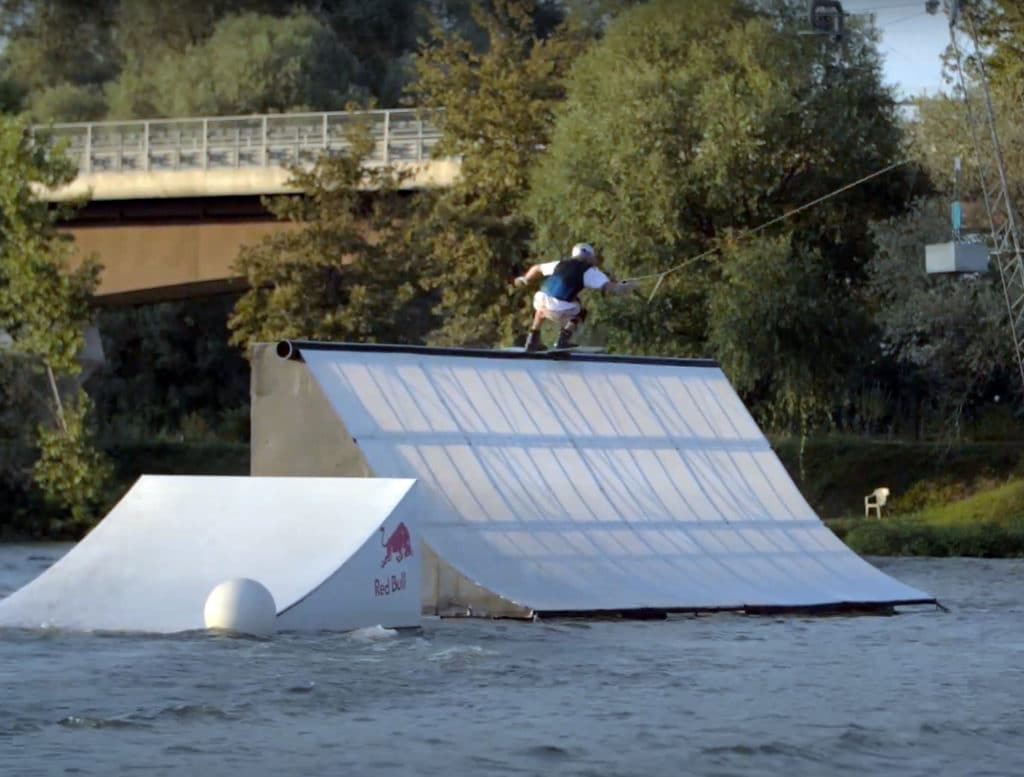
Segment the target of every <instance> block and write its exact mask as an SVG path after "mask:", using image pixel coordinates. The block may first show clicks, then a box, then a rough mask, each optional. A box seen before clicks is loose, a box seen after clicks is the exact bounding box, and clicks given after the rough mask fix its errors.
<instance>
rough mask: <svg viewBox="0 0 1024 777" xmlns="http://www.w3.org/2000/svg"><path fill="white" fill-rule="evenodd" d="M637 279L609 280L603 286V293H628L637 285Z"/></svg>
mask: <svg viewBox="0 0 1024 777" xmlns="http://www.w3.org/2000/svg"><path fill="white" fill-rule="evenodd" d="M637 285H638V284H637V282H636V281H608V283H606V284H605V285H604V286H602V287H601V293H602V294H615V295H617V294H627V293H629V292H631V291H633V289H635V288H636V287H637Z"/></svg>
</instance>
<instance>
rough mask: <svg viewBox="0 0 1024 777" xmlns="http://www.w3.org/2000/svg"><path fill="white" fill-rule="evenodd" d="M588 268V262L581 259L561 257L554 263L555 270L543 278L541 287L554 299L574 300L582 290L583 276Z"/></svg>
mask: <svg viewBox="0 0 1024 777" xmlns="http://www.w3.org/2000/svg"><path fill="white" fill-rule="evenodd" d="M589 269H590V263H589V262H585V261H583V260H582V259H563V260H562V261H560V262H559V263H558V264H557V265H555V271H554V272H553V273H552V274H551V275H549V276H548V277H547V278H545V280H544V284H543V285H542V286H541V288H542V289H543V290H544V291H545V292H546V293H547V294H550V295H551V296H552V297H554V298H555V299H560V300H565V301H566V302H575V301H576V298H577V297H578V296H579V295H580V292H581V291H583V288H584V286H583V276H584V275H586V273H587V270H589Z"/></svg>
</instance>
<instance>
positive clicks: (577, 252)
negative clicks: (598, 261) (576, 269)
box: [572, 243, 595, 259]
mask: <svg viewBox="0 0 1024 777" xmlns="http://www.w3.org/2000/svg"><path fill="white" fill-rule="evenodd" d="M594 256H595V253H594V247H593V246H592V245H590V243H577V244H576V245H574V246H573V247H572V258H573V259H593V258H594Z"/></svg>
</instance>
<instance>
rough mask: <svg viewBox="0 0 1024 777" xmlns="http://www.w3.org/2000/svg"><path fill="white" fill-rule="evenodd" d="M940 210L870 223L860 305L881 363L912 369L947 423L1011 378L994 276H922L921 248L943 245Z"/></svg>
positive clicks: (946, 235)
mask: <svg viewBox="0 0 1024 777" xmlns="http://www.w3.org/2000/svg"><path fill="white" fill-rule="evenodd" d="M944 210H945V207H944V203H941V202H939V201H936V200H932V201H922V202H918V203H916V204H915V206H914V207H913V209H912V210H911V211H909V212H908V213H907V214H906V215H904V216H900V217H896V218H892V219H888V220H886V221H880V222H876V223H874V224H873V225H872V227H871V229H872V235H873V237H874V241H875V243H876V246H877V248H876V252H875V255H874V257H873V258H872V259H871V261H870V262H869V264H868V268H867V269H868V278H869V280H868V286H867V294H866V297H865V301H866V303H867V304H869V305H871V306H872V309H873V315H874V320H875V322H876V323H877V325H878V326H879V328H880V330H881V345H882V352H881V356H882V358H891V359H893V360H895V361H896V363H897V364H900V365H902V366H903V367H904V368H906V369H908V370H912V371H913V372H914V374H915V375H916V377H917V380H918V381H919V382H920V383H923V384H925V385H926V386H927V393H928V396H929V398H930V401H931V402H933V403H935V405H936V407H937V408H938V409H939V411H940V412H941V413H943V414H944V415H946V416H947V417H948V418H949V419H950V420H951V422H952V423H953V424H956V423H958V422H959V417H960V415H961V414H962V412H963V410H964V407H965V405H967V404H968V403H969V402H977V401H979V400H981V399H983V398H985V397H987V396H990V395H991V394H992V393H998V392H999V386H1000V385H1001V384H1000V383H999V381H1000V378H1001V379H1002V381H1003V384H1002V385H1005V380H1006V376H1007V375H1008V374H1009V373H1010V371H1011V365H1012V352H1011V349H1012V345H1011V340H1010V337H1009V335H1010V330H1009V322H1008V321H1007V313H1006V303H1005V299H1004V297H1003V292H1002V287H1001V285H1000V281H999V277H998V274H997V273H988V274H986V275H982V276H957V275H950V276H945V275H944V276H936V275H931V276H929V275H928V274H926V273H925V272H924V248H925V245H926V244H928V243H939V242H945V241H948V240H950V239H951V235H950V232H949V230H950V227H949V221H948V217H947V216H946V213H945V212H944Z"/></svg>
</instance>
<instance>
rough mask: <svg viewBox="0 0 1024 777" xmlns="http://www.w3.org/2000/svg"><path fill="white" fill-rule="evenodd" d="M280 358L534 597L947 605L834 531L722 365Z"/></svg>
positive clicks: (484, 558) (300, 351)
mask: <svg viewBox="0 0 1024 777" xmlns="http://www.w3.org/2000/svg"><path fill="white" fill-rule="evenodd" d="M278 355H279V356H280V357H283V358H291V359H296V358H301V359H302V360H303V361H304V362H305V363H306V365H308V368H309V370H310V371H311V372H312V374H313V375H314V376H315V379H316V382H317V383H318V384H319V386H320V388H321V389H322V391H323V393H324V394H325V395H326V397H327V399H328V400H329V402H330V405H331V406H332V407H333V409H334V411H335V413H336V414H337V415H338V417H339V418H340V419H341V421H342V422H343V424H344V433H345V434H346V435H350V436H351V438H352V439H353V441H354V442H355V444H356V445H357V446H358V449H359V450H360V451H361V452H362V454H363V456H364V457H365V460H366V463H367V464H368V465H369V468H370V469H371V471H372V472H373V474H375V475H377V476H380V477H402V478H417V479H418V480H419V482H420V485H421V486H422V491H421V498H422V499H423V500H424V505H423V523H422V524H421V529H422V532H423V537H424V539H425V541H426V542H428V543H429V545H430V546H431V547H432V548H433V549H434V550H435V551H436V552H437V554H438V555H439V556H440V557H441V558H442V559H444V561H446V562H448V563H449V564H451V565H452V566H453V567H455V568H456V569H457V570H458V571H459V572H461V573H462V574H463V575H465V576H466V577H468V578H469V579H470V580H472V581H474V582H475V583H477V584H479V585H480V586H482V587H483V588H485V589H488V590H489V591H492V592H494V593H496V594H498V595H499V596H500V597H502V598H504V599H507V600H509V601H511V602H514V603H517V604H519V605H521V606H523V607H525V608H528V609H532V610H534V611H539V612H549V613H551V612H557V613H567V612H594V611H643V610H650V609H652V610H664V611H689V610H717V609H740V610H748V611H750V610H757V609H770V608H804V607H819V606H821V607H837V606H872V605H876V606H877V605H891V604H909V603H927V602H933V601H934V599H933V598H932V597H931V596H930V595H929V594H927V593H925V592H922V591H919V590H916V589H914V588H911V587H909V586H906V585H904V584H902V583H900V582H899V581H896V580H894V579H892V578H891V577H888V576H887V575H885V574H883V573H882V572H880V571H879V570H877V569H875V568H874V567H872V566H871V565H869V564H868V563H866V562H865V561H864V560H862V559H861V558H860V557H859V556H857V555H856V554H855V553H853V552H851V551H850V550H849V549H848V548H847V547H846V546H845V545H843V543H842V542H840V541H839V540H838V539H837V538H836V537H835V536H834V535H833V534H832V532H831V531H829V529H828V528H827V527H825V526H824V524H822V522H821V521H820V520H819V518H818V517H817V516H816V515H815V513H814V512H813V510H812V509H811V508H810V506H809V505H808V504H807V502H806V501H805V500H804V499H803V497H802V496H801V494H800V492H799V491H798V490H797V488H796V486H795V485H794V483H793V482H792V480H791V479H790V477H789V476H788V474H787V473H786V471H785V469H784V468H783V466H782V464H781V463H780V462H779V460H778V458H777V457H776V456H775V454H774V453H773V452H772V450H771V448H770V446H769V444H768V442H767V440H766V439H765V437H764V435H763V434H762V433H761V431H760V430H759V429H758V427H757V425H756V424H755V422H754V421H753V419H752V418H751V416H750V414H749V413H748V412H747V410H746V408H745V407H744V406H743V403H742V402H741V400H740V399H739V397H738V396H737V394H736V392H735V391H734V390H733V388H732V387H731V385H730V384H729V382H728V380H727V379H726V377H725V375H724V374H723V372H722V371H721V369H719V367H718V366H717V364H716V363H714V362H711V361H704V360H672V359H643V358H617V357H611V356H600V355H581V354H571V355H561V356H558V357H552V356H540V357H533V356H524V355H521V354H514V353H507V352H489V351H472V350H461V349H430V348H411V347H408V348H407V347H395V346H370V345H362V346H359V345H339V344H324V343H295V342H284V343H280V344H279V345H278ZM344 442H345V443H346V444H348V442H349V441H348V440H347V439H346V440H344ZM340 443H341V441H340V440H339V444H340ZM427 585H428V588H429V585H430V583H429V582H428V583H427Z"/></svg>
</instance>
